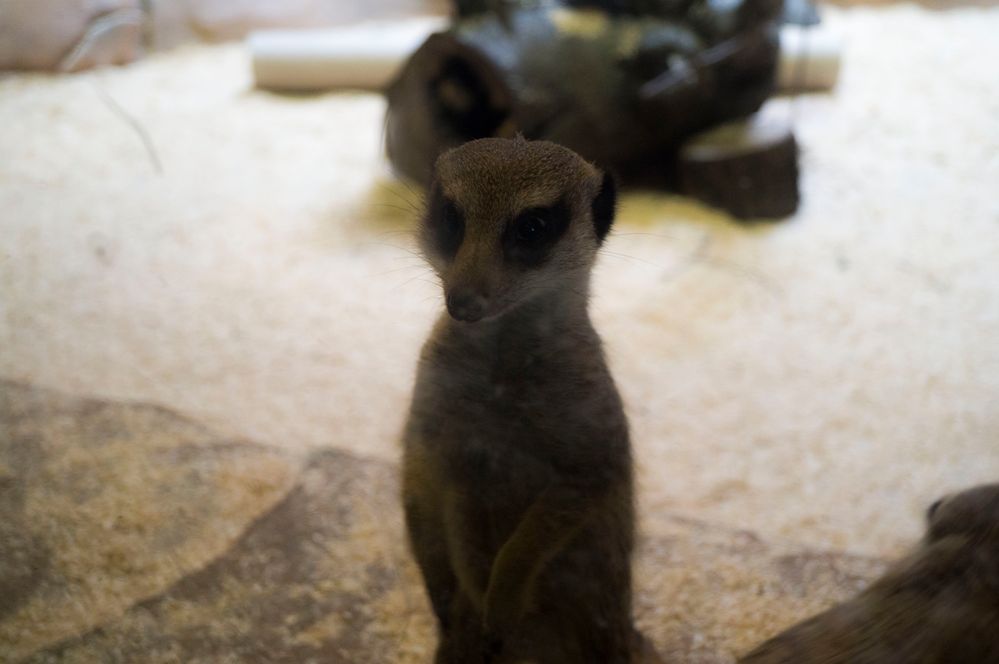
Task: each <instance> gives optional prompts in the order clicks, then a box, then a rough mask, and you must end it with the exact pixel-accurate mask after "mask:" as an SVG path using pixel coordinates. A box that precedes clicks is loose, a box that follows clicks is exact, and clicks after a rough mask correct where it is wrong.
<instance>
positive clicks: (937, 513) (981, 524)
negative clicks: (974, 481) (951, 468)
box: [926, 484, 999, 541]
mask: <svg viewBox="0 0 999 664" xmlns="http://www.w3.org/2000/svg"><path fill="white" fill-rule="evenodd" d="M926 520H927V521H928V523H929V528H928V530H927V538H928V539H929V540H930V541H934V540H938V539H940V538H942V537H946V536H948V535H969V536H972V537H976V538H979V537H980V538H985V537H999V484H983V485H981V486H976V487H974V488H971V489H968V490H966V491H962V492H960V493H956V494H953V495H949V496H944V497H943V498H941V499H940V500H938V501H936V502H935V503H933V504H932V505H930V508H929V509H928V510H927V512H926Z"/></svg>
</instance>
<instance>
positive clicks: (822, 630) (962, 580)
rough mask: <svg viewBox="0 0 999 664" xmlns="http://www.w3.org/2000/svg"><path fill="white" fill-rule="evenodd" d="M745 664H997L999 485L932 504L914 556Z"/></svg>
mask: <svg viewBox="0 0 999 664" xmlns="http://www.w3.org/2000/svg"><path fill="white" fill-rule="evenodd" d="M739 662H740V664H792V663H793V664H986V663H991V662H999V484H990V485H983V486H979V487H975V488H973V489H969V490H967V491H964V492H961V493H958V494H956V495H954V496H950V497H945V498H942V499H941V500H938V501H937V502H935V503H934V504H933V505H932V506H931V507H930V508H929V510H928V511H927V529H926V535H925V537H924V538H923V541H922V542H921V543H920V545H919V546H918V547H917V548H916V549H915V551H913V552H912V553H911V554H910V555H909V556H908V557H906V558H905V559H903V560H901V561H899V562H898V563H896V564H895V565H893V566H892V567H891V568H889V570H888V572H887V573H886V574H885V575H884V576H882V577H881V578H879V579H878V580H877V581H875V582H874V583H873V584H872V585H871V586H870V587H869V588H867V589H866V590H864V591H863V592H861V593H860V594H859V595H857V596H856V597H854V598H853V599H851V600H849V601H847V602H845V603H843V604H840V605H838V606H836V607H833V608H832V609H829V610H828V611H825V612H824V613H820V614H819V615H817V616H815V617H813V618H811V619H809V620H806V621H805V622H802V623H800V624H798V625H796V626H794V627H791V628H790V629H788V630H787V631H785V632H783V633H782V634H780V635H778V636H776V637H774V638H773V639H771V640H769V641H767V642H766V643H764V644H763V645H761V646H759V647H758V648H756V649H755V650H754V651H753V652H751V653H750V654H748V655H746V656H745V657H743V658H742V659H740V660H739Z"/></svg>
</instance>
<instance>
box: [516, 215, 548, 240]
mask: <svg viewBox="0 0 999 664" xmlns="http://www.w3.org/2000/svg"><path fill="white" fill-rule="evenodd" d="M548 228H549V224H548V220H547V219H545V217H544V216H543V215H540V214H532V215H530V216H527V217H524V216H523V215H522V218H521V219H518V221H517V230H516V238H517V242H518V243H520V244H531V243H532V242H537V241H538V240H540V239H542V238H544V235H545V231H546V230H547V229H548Z"/></svg>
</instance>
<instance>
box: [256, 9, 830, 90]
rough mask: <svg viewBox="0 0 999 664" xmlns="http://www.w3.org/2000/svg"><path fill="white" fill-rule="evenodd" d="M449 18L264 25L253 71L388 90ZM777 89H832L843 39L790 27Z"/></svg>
mask: <svg viewBox="0 0 999 664" xmlns="http://www.w3.org/2000/svg"><path fill="white" fill-rule="evenodd" d="M446 26H447V19H444V18H420V19H407V20H400V21H386V22H377V23H364V24H359V25H354V26H350V27H344V28H328V29H322V30H263V31H259V32H254V33H252V34H250V36H249V38H248V45H249V47H250V55H251V57H252V59H253V76H254V80H255V82H256V85H257V87H258V88H265V89H272V90H301V91H307V90H329V89H335V88H360V89H364V90H381V89H383V88H384V87H385V86H386V85H388V83H389V82H390V81H391V80H392V78H393V77H394V76H395V75H396V73H397V72H398V71H399V69H400V68H401V67H402V65H403V64H404V63H405V62H406V60H407V59H408V58H409V56H410V55H412V54H413V52H414V51H415V50H416V49H417V48H419V46H420V44H422V43H423V41H424V40H425V39H426V38H427V37H428V36H430V34H431V33H434V32H437V31H440V30H443V29H444V28H445V27H446ZM780 44H781V52H780V60H779V64H778V68H777V87H778V88H779V89H781V90H784V91H796V90H828V89H830V88H832V87H833V86H834V85H835V84H836V79H837V77H838V75H839V65H840V58H841V55H842V44H841V40H840V38H839V37H838V36H837V35H836V34H835V33H834V32H832V31H830V30H829V29H827V28H824V27H822V26H821V25H819V26H817V27H813V28H807V29H806V28H800V27H798V26H784V27H783V28H781V33H780Z"/></svg>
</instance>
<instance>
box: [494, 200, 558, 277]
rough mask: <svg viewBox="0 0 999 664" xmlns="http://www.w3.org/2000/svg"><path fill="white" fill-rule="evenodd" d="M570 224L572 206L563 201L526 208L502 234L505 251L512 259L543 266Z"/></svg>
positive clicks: (516, 261) (529, 265)
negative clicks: (545, 205)
mask: <svg viewBox="0 0 999 664" xmlns="http://www.w3.org/2000/svg"><path fill="white" fill-rule="evenodd" d="M568 227H569V208H568V206H566V205H565V204H564V203H561V202H559V203H556V204H555V205H552V206H551V207H537V208H530V209H527V210H524V211H523V212H521V213H520V214H519V215H517V217H516V218H515V219H514V220H513V221H512V222H510V223H509V224H508V225H507V228H506V231H505V232H504V233H503V249H504V253H505V254H506V257H507V259H508V260H511V261H512V262H515V263H520V264H522V265H525V266H528V267H532V266H535V265H540V264H541V263H543V262H544V261H545V259H546V258H547V257H548V254H549V253H550V251H551V249H552V247H554V246H555V243H556V242H558V239H559V238H560V237H561V236H562V234H563V233H565V229H566V228H568Z"/></svg>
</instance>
